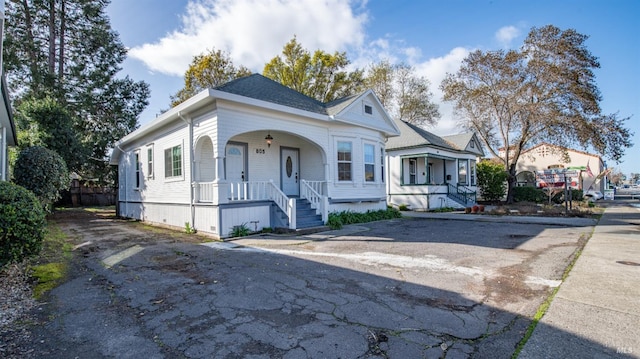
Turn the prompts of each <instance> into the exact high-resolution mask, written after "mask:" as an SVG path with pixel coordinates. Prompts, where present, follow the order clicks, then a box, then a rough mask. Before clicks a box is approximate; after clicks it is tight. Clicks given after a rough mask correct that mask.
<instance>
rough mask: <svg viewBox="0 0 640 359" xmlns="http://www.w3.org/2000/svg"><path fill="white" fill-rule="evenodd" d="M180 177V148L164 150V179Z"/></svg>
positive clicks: (179, 146)
mask: <svg viewBox="0 0 640 359" xmlns="http://www.w3.org/2000/svg"><path fill="white" fill-rule="evenodd" d="M179 176H182V146H181V145H178V146H174V147H171V148H167V149H166V150H164V177H165V178H170V177H179Z"/></svg>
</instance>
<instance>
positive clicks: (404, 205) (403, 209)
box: [398, 203, 409, 211]
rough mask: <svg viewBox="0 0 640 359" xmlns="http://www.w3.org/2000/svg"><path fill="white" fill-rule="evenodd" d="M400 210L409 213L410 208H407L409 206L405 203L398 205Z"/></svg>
mask: <svg viewBox="0 0 640 359" xmlns="http://www.w3.org/2000/svg"><path fill="white" fill-rule="evenodd" d="M398 209H399V210H401V211H408V210H409V207H407V205H406V204H404V203H403V204H400V205H398Z"/></svg>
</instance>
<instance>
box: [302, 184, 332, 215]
mask: <svg viewBox="0 0 640 359" xmlns="http://www.w3.org/2000/svg"><path fill="white" fill-rule="evenodd" d="M300 183H302V190H301V191H300V196H301V197H302V198H306V199H307V200H308V201H309V203H311V208H314V209H315V210H316V214H320V215H322V220H323V221H324V222H326V221H327V217H328V200H327V198H326V196H323V195H321V194H320V193H319V192H318V191H317V190H316V189H317V188H321V186H322V183H323V181H307V180H301V181H300Z"/></svg>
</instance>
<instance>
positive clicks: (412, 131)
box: [386, 120, 458, 151]
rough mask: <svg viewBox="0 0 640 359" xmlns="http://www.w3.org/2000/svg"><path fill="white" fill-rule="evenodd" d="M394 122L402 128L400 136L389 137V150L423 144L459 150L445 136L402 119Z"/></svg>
mask: <svg viewBox="0 0 640 359" xmlns="http://www.w3.org/2000/svg"><path fill="white" fill-rule="evenodd" d="M394 122H395V124H396V126H397V127H398V128H399V129H400V136H398V137H391V138H389V141H388V142H387V146H386V148H387V150H398V149H403V148H415V147H423V146H434V147H440V148H443V149H446V150H451V151H456V150H458V149H457V148H455V147H454V146H452V144H450V143H449V142H447V141H445V140H444V139H443V138H441V137H439V136H437V135H435V134H433V133H431V132H429V131H426V130H424V129H422V128H420V127H418V126H416V125H412V124H410V123H407V122H404V121H400V120H394Z"/></svg>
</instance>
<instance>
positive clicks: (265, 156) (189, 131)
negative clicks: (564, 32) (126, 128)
mask: <svg viewBox="0 0 640 359" xmlns="http://www.w3.org/2000/svg"><path fill="white" fill-rule="evenodd" d="M398 134H399V131H398V128H397V127H396V125H395V124H394V122H393V121H392V120H391V119H390V117H389V116H388V115H387V113H386V112H385V110H384V108H383V107H382V105H381V104H380V102H379V100H378V99H377V97H376V96H375V94H374V93H373V92H372V91H370V90H368V91H365V92H364V93H362V94H359V95H356V96H351V97H347V98H343V99H340V100H336V101H333V102H330V103H322V102H319V101H317V100H315V99H312V98H310V97H307V96H305V95H303V94H301V93H298V92H296V91H294V90H292V89H289V88H287V87H285V86H283V85H281V84H279V83H277V82H275V81H272V80H270V79H268V78H266V77H263V76H261V75H258V74H254V75H251V76H248V77H245V78H241V79H237V80H234V81H231V82H229V83H227V84H225V85H222V86H220V87H218V88H215V89H209V90H205V91H202V92H201V93H199V94H197V95H195V96H194V97H192V98H190V99H189V100H187V101H185V102H184V103H182V104H180V105H178V106H176V107H174V108H173V109H171V110H169V111H167V112H165V113H164V114H162V115H160V116H159V117H157V118H156V119H154V120H153V121H151V122H150V123H148V124H146V125H144V126H142V127H140V128H139V129H137V130H136V131H134V132H132V133H131V134H129V135H127V136H126V137H124V138H122V139H121V140H120V141H118V142H117V144H116V146H115V149H114V151H113V154H112V156H111V164H112V165H117V166H118V171H119V175H118V181H119V191H118V205H117V206H118V212H119V214H120V215H121V216H123V217H128V218H135V219H139V220H143V221H147V222H151V223H158V224H165V225H170V226H175V227H185V225H186V224H187V223H188V224H189V225H190V226H191V227H193V228H195V229H197V230H198V231H200V232H206V233H209V234H211V235H214V236H217V237H221V238H224V237H227V236H229V232H230V231H231V230H232V229H233V228H234V226H239V225H243V224H244V225H246V226H247V227H248V228H249V229H251V230H254V229H257V230H260V229H262V228H263V227H272V228H273V227H288V228H290V229H300V228H304V227H310V226H317V225H321V224H323V223H324V222H326V220H327V216H328V213H329V212H331V211H343V210H351V211H358V212H360V211H366V210H379V209H385V208H386V193H385V184H384V176H383V173H384V153H385V152H384V151H385V141H386V140H387V138H388V137H390V136H397V135H398Z"/></svg>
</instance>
